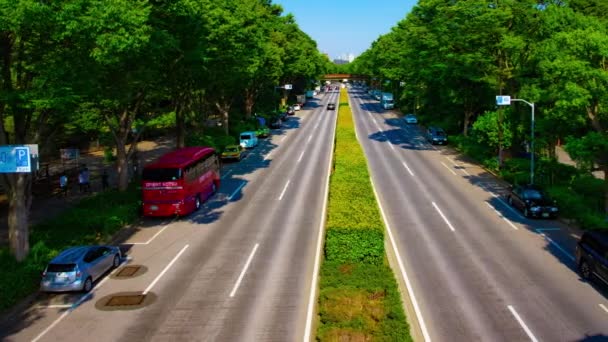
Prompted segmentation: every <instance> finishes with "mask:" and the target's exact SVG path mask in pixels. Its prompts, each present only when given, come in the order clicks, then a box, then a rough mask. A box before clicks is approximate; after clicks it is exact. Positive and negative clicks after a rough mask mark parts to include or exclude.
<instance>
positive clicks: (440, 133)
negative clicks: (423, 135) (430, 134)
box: [435, 131, 445, 137]
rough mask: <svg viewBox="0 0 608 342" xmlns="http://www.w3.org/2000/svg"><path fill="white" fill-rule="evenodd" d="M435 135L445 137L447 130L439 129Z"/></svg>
mask: <svg viewBox="0 0 608 342" xmlns="http://www.w3.org/2000/svg"><path fill="white" fill-rule="evenodd" d="M435 135H436V136H438V137H443V136H445V132H444V131H437V132H435Z"/></svg>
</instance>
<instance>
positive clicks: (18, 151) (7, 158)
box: [0, 145, 32, 173]
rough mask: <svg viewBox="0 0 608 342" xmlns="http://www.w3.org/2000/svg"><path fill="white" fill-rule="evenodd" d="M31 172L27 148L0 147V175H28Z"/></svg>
mask: <svg viewBox="0 0 608 342" xmlns="http://www.w3.org/2000/svg"><path fill="white" fill-rule="evenodd" d="M31 171H32V164H31V160H30V148H29V147H28V146H26V145H7V146H0V173H28V172H31Z"/></svg>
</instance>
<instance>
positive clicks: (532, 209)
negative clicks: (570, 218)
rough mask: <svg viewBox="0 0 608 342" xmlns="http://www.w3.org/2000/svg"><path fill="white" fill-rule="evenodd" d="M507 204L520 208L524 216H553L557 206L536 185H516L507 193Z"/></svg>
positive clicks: (555, 215)
mask: <svg viewBox="0 0 608 342" xmlns="http://www.w3.org/2000/svg"><path fill="white" fill-rule="evenodd" d="M507 201H508V202H509V204H510V205H511V206H513V207H515V208H517V209H519V210H521V211H522V212H523V214H524V216H525V217H538V218H555V217H557V215H558V213H559V208H558V207H557V204H556V202H555V201H553V200H551V199H550V198H549V196H547V194H545V192H544V191H543V190H542V188H541V187H539V186H538V185H517V186H514V187H512V188H511V191H510V192H509V194H508V195H507Z"/></svg>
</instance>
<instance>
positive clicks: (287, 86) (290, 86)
mask: <svg viewBox="0 0 608 342" xmlns="http://www.w3.org/2000/svg"><path fill="white" fill-rule="evenodd" d="M283 88H284V89H286V90H291V88H292V85H291V84H286V85H285V86H284V87H283Z"/></svg>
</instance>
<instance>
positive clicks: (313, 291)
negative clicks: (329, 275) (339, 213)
mask: <svg viewBox="0 0 608 342" xmlns="http://www.w3.org/2000/svg"><path fill="white" fill-rule="evenodd" d="M337 119H338V116H337V115H336V119H335V120H336V121H337ZM355 132H356V131H355ZM335 140H336V130H335V129H334V132H333V138H332V139H331V141H332V149H331V150H332V151H333V150H334V143H335ZM332 158H333V154H332ZM332 158H330V161H329V163H328V165H327V179H326V180H325V195H324V197H323V209H322V212H321V222H319V230H318V232H317V251H316V254H315V263H314V266H313V274H312V280H311V282H310V296H308V310H307V311H306V326H305V328H304V339H303V342H310V340H311V334H312V332H311V330H312V323H313V317H312V316H313V314H314V310H315V304H316V299H317V285H318V284H317V281H318V277H319V267H320V264H321V253H323V231H324V230H325V221H326V220H327V200H328V197H329V178H330V176H331V166H332V163H331V161H332Z"/></svg>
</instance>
